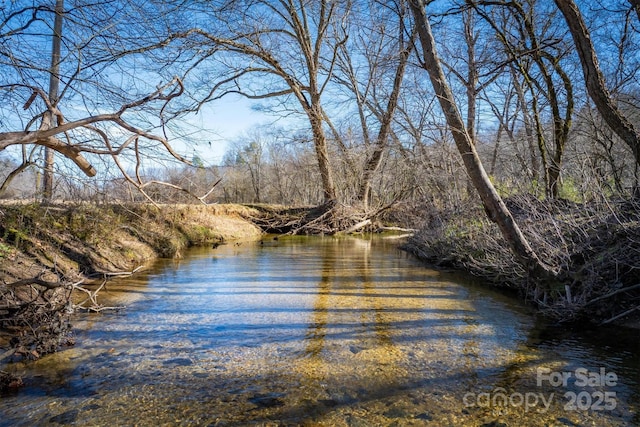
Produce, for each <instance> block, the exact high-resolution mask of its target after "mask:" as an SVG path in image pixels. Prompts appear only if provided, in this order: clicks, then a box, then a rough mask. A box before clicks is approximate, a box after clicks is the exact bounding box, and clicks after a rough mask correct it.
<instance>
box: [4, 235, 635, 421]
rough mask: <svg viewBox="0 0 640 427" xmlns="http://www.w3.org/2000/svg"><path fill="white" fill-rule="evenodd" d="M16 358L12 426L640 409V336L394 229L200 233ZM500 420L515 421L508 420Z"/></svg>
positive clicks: (581, 415) (562, 415)
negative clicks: (208, 244) (469, 270)
mask: <svg viewBox="0 0 640 427" xmlns="http://www.w3.org/2000/svg"><path fill="white" fill-rule="evenodd" d="M99 301H100V302H101V303H103V304H105V305H110V306H126V308H125V309H123V310H119V311H105V312H102V313H100V314H77V315H74V319H73V324H74V334H75V338H76V341H77V344H76V345H75V346H73V347H70V348H66V349H63V351H60V352H59V353H56V354H52V355H48V356H45V357H43V358H41V359H40V360H37V361H35V362H29V363H16V364H12V365H10V366H8V367H5V368H3V369H5V370H9V371H11V372H12V373H15V374H18V375H21V376H23V378H24V381H25V383H26V386H25V387H23V388H21V389H19V390H18V391H17V392H15V393H14V394H10V395H6V396H2V397H0V426H15V425H25V426H26V425H42V424H51V425H55V424H58V425H83V426H84V425H114V426H115V425H139V426H145V425H149V426H156V425H215V426H217V425H220V426H231V425H237V426H244V425H274V426H275V425H326V426H369V425H371V426H405V425H409V426H411V425H431V426H447V425H451V426H460V425H473V426H480V425H486V426H489V425H494V426H498V425H508V426H512V425H513V426H523V425H532V426H538V425H550V426H556V425H558V426H578V425H580V426H582V425H594V426H626V425H640V415H639V414H638V410H639V409H640V340H638V331H635V330H625V329H622V328H619V327H610V328H605V329H597V330H589V329H587V328H586V327H585V328H576V327H572V328H569V327H566V326H558V325H553V324H548V323H547V322H545V321H544V320H543V319H540V318H539V317H537V316H535V315H534V314H533V313H532V311H531V310H530V308H528V307H527V306H525V305H524V304H523V303H522V302H520V301H519V300H517V299H516V298H513V297H510V296H506V295H505V294H504V293H500V292H497V291H495V290H493V289H491V288H489V287H488V286H487V285H483V284H482V283H480V282H477V281H473V280H471V279H469V278H468V277H465V276H463V275H460V274H454V273H448V272H442V271H435V270H431V269H429V268H427V267H426V266H424V265H423V264H422V263H421V262H419V261H418V260H416V259H414V258H413V257H412V256H410V255H408V254H406V253H404V252H402V251H400V250H399V249H397V241H395V240H388V239H383V238H381V237H379V236H370V237H363V238H355V237H296V236H291V237H279V238H277V239H274V238H273V237H268V238H265V239H264V240H263V241H262V242H238V243H229V244H227V245H222V246H219V247H217V248H215V249H212V248H194V249H191V250H189V251H188V252H186V253H185V254H184V257H183V258H182V259H179V260H158V261H157V262H156V263H155V264H154V265H153V266H151V267H150V268H149V269H148V270H146V272H144V273H141V274H138V275H136V276H134V277H133V278H128V279H122V280H117V281H114V282H112V283H110V284H109V285H108V286H107V290H106V291H105V292H103V293H102V294H101V295H100V297H99ZM501 423H502V424H501Z"/></svg>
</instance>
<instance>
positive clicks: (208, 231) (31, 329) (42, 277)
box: [0, 203, 261, 388]
mask: <svg viewBox="0 0 640 427" xmlns="http://www.w3.org/2000/svg"><path fill="white" fill-rule="evenodd" d="M256 214H257V212H256V211H255V210H252V209H250V208H247V207H243V206H240V205H209V206H204V205H162V206H152V205H116V204H114V205H92V204H72V205H70V204H60V205H39V204H21V203H7V204H2V205H0V362H2V361H3V360H6V359H9V358H16V357H19V358H25V357H26V358H30V359H37V358H39V357H40V356H41V355H43V354H47V353H51V352H54V351H56V350H57V349H59V348H60V347H62V346H65V345H69V344H72V339H71V338H70V337H69V336H68V331H69V330H70V325H69V322H68V318H69V314H70V313H71V312H73V311H74V309H77V308H79V307H78V306H76V305H75V303H76V300H75V299H74V296H73V294H74V292H76V293H77V291H78V289H79V286H80V285H82V286H83V287H84V289H91V285H92V284H94V286H95V284H98V285H99V284H103V283H104V281H105V280H107V279H108V278H109V277H111V276H113V275H121V274H126V273H127V272H132V271H136V270H139V269H140V268H141V267H143V266H144V265H146V264H147V263H148V262H149V261H151V260H153V259H154V258H157V257H169V258H174V257H180V253H181V251H182V250H183V249H184V248H185V247H187V246H193V245H208V244H210V245H214V244H215V245H219V244H222V243H225V242H226V241H229V240H239V239H257V238H258V237H259V236H260V235H261V230H260V229H259V228H258V227H257V226H255V225H254V224H253V223H252V222H250V221H248V220H247V218H248V217H251V216H255V215H256ZM90 300H91V298H90ZM93 302H94V303H95V302H96V301H95V298H93ZM85 308H86V307H85ZM89 308H90V309H94V310H99V309H100V308H101V307H99V306H96V305H94V306H92V307H89ZM3 385H4V386H5V387H16V386H19V382H18V381H17V380H16V379H15V378H9V377H6V376H4V377H2V378H0V388H2V386H3Z"/></svg>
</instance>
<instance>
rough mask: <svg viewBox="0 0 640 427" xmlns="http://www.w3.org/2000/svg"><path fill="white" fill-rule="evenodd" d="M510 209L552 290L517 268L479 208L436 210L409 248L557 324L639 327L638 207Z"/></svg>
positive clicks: (548, 204) (550, 204) (549, 204)
mask: <svg viewBox="0 0 640 427" xmlns="http://www.w3.org/2000/svg"><path fill="white" fill-rule="evenodd" d="M506 202H507V205H508V207H509V210H510V211H511V213H512V214H513V216H514V219H515V220H516V222H517V223H518V225H519V226H520V228H521V230H522V232H523V233H524V235H525V236H526V238H527V240H528V241H529V242H530V244H531V246H532V248H533V249H534V251H536V253H537V254H538V256H539V257H540V258H541V259H543V260H544V262H545V263H546V264H547V265H548V266H550V267H551V268H552V269H553V270H554V271H557V272H558V275H557V279H556V281H555V282H554V283H549V282H540V281H536V279H535V278H534V277H530V276H529V274H528V273H527V271H526V270H525V269H524V268H523V266H522V265H521V264H520V263H518V261H517V260H516V259H515V258H514V256H513V254H512V253H511V251H510V250H509V246H508V244H507V243H506V241H505V240H504V239H503V238H502V237H501V235H500V232H499V230H498V228H497V226H496V225H495V224H493V223H491V222H490V221H489V220H488V219H487V218H486V215H484V212H483V210H482V207H481V206H478V205H477V204H474V203H472V202H468V203H467V204H466V205H464V206H459V207H458V209H447V210H442V211H437V210H433V209H432V210H431V214H430V216H429V217H428V219H427V221H426V225H425V226H424V227H423V228H422V230H421V231H420V232H419V233H417V234H416V235H415V236H414V238H413V239H412V240H411V241H410V242H408V244H407V245H406V249H408V250H409V251H410V252H412V253H414V254H415V255H417V256H418V257H420V258H422V259H425V260H427V261H428V262H430V263H433V264H435V265H441V266H445V267H448V268H454V269H461V270H466V271H468V272H470V273H472V274H474V275H476V276H480V277H483V278H486V279H488V280H490V281H491V282H493V283H494V284H496V285H498V286H501V287H508V288H512V289H516V290H518V291H519V293H520V294H521V295H522V296H523V297H524V298H525V299H526V300H528V301H530V302H533V303H534V304H536V305H537V306H538V307H539V308H540V310H541V311H542V312H543V313H544V314H546V315H548V316H550V317H552V318H555V319H557V320H565V321H567V320H568V321H576V320H584V319H586V320H588V321H591V322H595V323H610V322H617V323H621V322H626V323H627V324H629V325H633V326H637V325H639V324H640V323H639V322H638V321H637V320H638V316H637V315H638V313H640V202H639V201H638V200H618V201H613V200H607V201H602V202H599V203H596V202H591V203H574V202H570V201H566V200H556V201H541V200H539V199H537V198H535V197H533V196H527V195H523V196H516V197H512V198H510V199H507V201H506Z"/></svg>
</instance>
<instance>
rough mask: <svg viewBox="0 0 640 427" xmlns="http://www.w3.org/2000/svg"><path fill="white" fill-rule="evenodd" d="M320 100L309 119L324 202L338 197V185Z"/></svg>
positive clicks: (312, 109) (308, 112)
mask: <svg viewBox="0 0 640 427" xmlns="http://www.w3.org/2000/svg"><path fill="white" fill-rule="evenodd" d="M319 103H320V101H317V103H314V104H312V106H311V109H310V111H307V115H308V116H309V121H310V122H311V131H312V133H313V144H314V148H315V151H316V159H317V160H318V169H319V170H320V179H321V180H322V192H323V195H324V202H325V203H327V202H329V201H331V200H336V199H337V194H336V187H335V184H334V182H333V174H332V172H331V164H330V163H329V149H328V148H327V137H326V135H325V133H324V129H323V128H322V120H323V114H322V110H321V108H320V106H319V105H318V104H319Z"/></svg>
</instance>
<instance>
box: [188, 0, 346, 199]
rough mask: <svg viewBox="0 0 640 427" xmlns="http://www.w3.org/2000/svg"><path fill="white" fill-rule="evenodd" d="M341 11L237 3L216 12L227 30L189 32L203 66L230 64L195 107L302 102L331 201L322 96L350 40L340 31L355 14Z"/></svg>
mask: <svg viewBox="0 0 640 427" xmlns="http://www.w3.org/2000/svg"><path fill="white" fill-rule="evenodd" d="M340 8H341V6H340V3H339V2H336V1H332V0H321V1H318V2H306V1H302V2H295V1H293V0H259V1H256V2H249V3H245V2H242V1H233V2H229V3H226V4H223V5H221V6H220V7H219V9H218V10H217V11H216V13H215V14H214V18H213V19H215V20H216V21H215V22H216V23H219V24H220V26H217V27H216V26H214V28H213V29H212V30H211V31H206V30H205V29H202V28H195V29H192V30H190V31H187V32H185V33H184V34H182V36H183V37H192V38H193V39H194V41H193V43H194V46H196V49H199V51H202V52H204V56H205V58H200V59H199V60H198V61H197V64H196V65H200V63H202V62H205V61H204V59H206V58H211V59H212V60H214V61H215V60H217V61H220V62H221V63H222V64H224V67H219V68H218V71H220V70H221V69H222V71H221V74H222V75H220V76H219V77H218V78H216V79H215V80H214V79H211V80H210V81H209V86H208V88H206V92H207V94H206V95H205V96H204V97H202V99H201V100H200V101H199V102H198V105H197V106H196V107H195V108H199V107H200V106H201V105H202V104H203V103H204V102H208V101H211V100H214V99H220V98H222V97H224V96H225V95H226V94H229V93H237V94H241V95H243V96H245V97H247V98H249V99H254V100H274V101H275V102H276V103H277V104H276V106H273V108H274V109H277V108H278V107H284V108H286V107H287V106H290V105H291V102H290V100H295V101H294V103H295V104H296V105H297V106H298V107H299V108H301V109H302V112H303V114H304V116H305V117H306V120H307V122H308V124H309V126H310V128H311V132H312V135H313V144H314V148H315V153H316V157H317V164H318V169H319V171H320V176H321V179H322V185H323V191H324V201H325V202H328V201H331V200H335V199H336V197H337V193H336V187H335V183H334V177H333V172H332V170H331V165H330V156H329V150H328V142H327V137H326V134H325V128H324V124H325V118H326V113H325V110H324V108H323V101H322V97H323V95H324V94H325V92H326V89H327V85H328V84H329V83H330V81H331V76H332V74H333V69H334V65H335V60H336V56H337V52H338V49H339V47H340V45H342V44H343V43H345V41H346V38H340V37H337V36H336V34H337V32H336V31H334V28H335V27H336V26H337V27H340V25H341V20H342V19H343V18H341V15H345V14H347V13H348V11H340ZM198 46H200V47H198ZM206 46H209V47H208V48H207V47H206ZM258 82H259V83H258ZM290 113H291V110H289V111H288V114H290Z"/></svg>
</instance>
